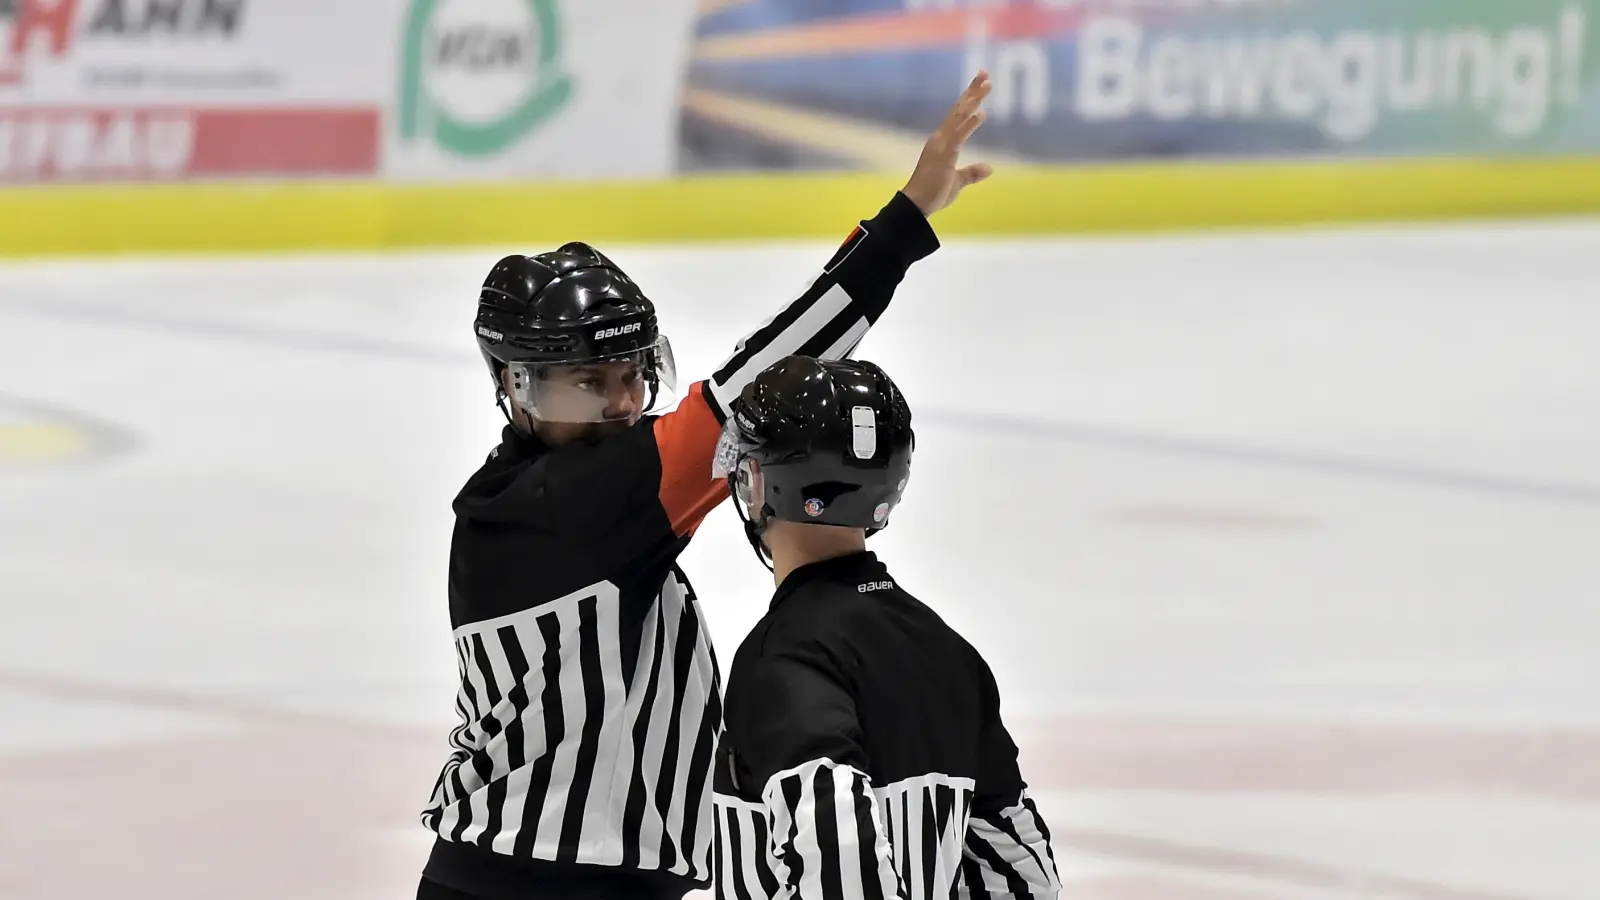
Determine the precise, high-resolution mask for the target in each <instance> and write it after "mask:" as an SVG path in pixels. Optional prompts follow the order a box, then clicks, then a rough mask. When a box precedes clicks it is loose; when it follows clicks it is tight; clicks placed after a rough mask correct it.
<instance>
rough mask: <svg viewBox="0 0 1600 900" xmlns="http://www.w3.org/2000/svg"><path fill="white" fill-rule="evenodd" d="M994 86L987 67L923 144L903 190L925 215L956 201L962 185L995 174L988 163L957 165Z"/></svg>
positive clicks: (980, 118)
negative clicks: (984, 102)
mask: <svg viewBox="0 0 1600 900" xmlns="http://www.w3.org/2000/svg"><path fill="white" fill-rule="evenodd" d="M992 88H993V85H992V83H991V82H990V81H989V72H988V70H980V71H979V72H978V75H977V77H975V78H973V79H972V83H971V84H969V85H967V89H966V90H965V91H964V92H962V94H961V99H959V100H957V101H956V105H955V106H953V107H951V109H950V114H949V115H947V116H945V118H944V121H943V122H942V123H940V125H939V127H938V129H937V130H935V131H934V132H933V135H932V136H931V137H929V138H928V142H927V143H926V144H924V145H923V147H922V157H921V158H920V159H918V160H917V168H916V170H915V171H913V172H912V173H911V180H910V181H908V182H906V186H905V188H904V190H903V191H902V193H904V194H905V195H906V197H908V198H909V199H910V200H911V202H912V203H915V204H916V205H917V208H918V209H920V210H922V214H923V215H925V216H931V215H933V214H934V213H936V212H938V211H939V210H941V209H944V208H945V207H947V206H949V205H950V204H952V203H954V202H956V196H957V195H959V194H960V193H961V189H962V188H965V187H968V186H970V185H974V184H977V183H978V182H980V181H983V180H984V179H986V178H988V177H989V176H990V175H993V174H994V169H992V168H991V167H990V166H989V164H988V163H973V164H972V165H969V166H963V167H960V168H957V167H956V163H957V161H959V160H960V158H961V149H962V148H963V147H964V146H966V143H967V138H969V137H971V136H972V133H973V132H974V131H977V130H978V126H979V125H982V124H983V120H984V111H983V100H984V98H985V97H987V96H989V91H990V90H991V89H992Z"/></svg>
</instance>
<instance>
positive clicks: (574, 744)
mask: <svg viewBox="0 0 1600 900" xmlns="http://www.w3.org/2000/svg"><path fill="white" fill-rule="evenodd" d="M989 89H990V85H989V79H988V75H987V74H986V73H979V75H978V76H977V77H976V78H975V79H974V80H973V82H972V83H971V84H970V85H969V86H968V88H967V90H966V91H965V92H964V93H963V94H962V96H961V97H960V98H959V99H958V100H957V102H956V104H955V105H954V107H953V108H952V110H951V112H950V114H949V116H947V117H946V119H945V121H944V122H943V123H941V125H940V126H939V128H938V129H937V130H936V131H935V132H934V133H933V135H932V136H931V137H930V138H929V139H928V141H927V143H926V145H925V147H924V150H923V153H922V156H921V158H920V159H919V160H918V162H917V165H916V168H915V170H914V171H913V173H912V175H911V178H910V180H909V181H908V182H907V183H906V185H905V187H904V188H903V189H902V190H901V191H899V192H897V193H896V194H895V196H894V197H893V198H891V199H890V200H889V202H888V203H887V205H885V206H884V208H883V209H882V211H881V212H879V213H878V215H877V216H876V217H874V218H873V219H871V220H869V221H866V222H863V223H862V224H861V226H860V227H859V228H857V229H856V230H855V231H854V232H852V233H851V235H850V237H849V238H848V239H847V240H846V241H845V243H844V245H843V246H841V247H840V248H839V250H838V252H837V253H835V255H834V256H833V258H832V259H831V260H830V261H829V262H828V264H827V265H826V267H825V268H824V270H823V272H822V273H821V275H820V276H819V277H818V278H817V280H816V281H815V282H813V283H812V284H811V285H810V287H809V288H808V289H807V290H806V291H805V292H804V293H803V294H802V295H801V296H800V298H799V299H798V300H796V301H794V302H793V303H791V304H789V305H788V306H787V307H784V308H782V309H781V310H779V311H778V312H777V314H776V315H775V316H774V317H773V318H771V319H770V320H768V321H767V322H766V323H765V324H764V325H762V326H761V327H760V328H759V329H758V330H756V331H755V332H754V333H753V334H751V335H749V336H748V337H746V338H745V339H744V340H743V341H741V342H740V343H739V344H738V346H737V347H736V348H735V349H734V352H733V355H732V356H731V357H729V358H728V359H727V361H726V362H725V363H724V364H723V365H722V366H721V368H719V369H718V370H717V371H716V373H715V374H714V375H713V376H712V377H711V378H710V379H708V380H705V381H700V382H696V383H694V384H692V385H691V386H690V387H689V388H688V390H687V391H686V392H685V395H684V397H683V399H682V402H681V403H679V404H678V405H677V407H676V409H674V410H672V411H670V412H666V413H665V414H659V413H660V412H662V407H663V405H664V404H663V401H664V399H665V398H666V397H668V396H669V395H671V394H672V393H673V391H674V382H675V378H676V373H675V366H674V362H673V358H672V351H671V347H670V345H669V344H668V342H667V339H666V337H665V336H664V335H662V334H661V333H660V332H659V331H658V329H657V325H656V315H655V307H654V305H653V304H652V302H651V300H650V299H649V298H648V297H647V295H646V294H645V292H644V291H643V290H642V289H641V288H640V287H639V286H638V285H637V284H635V283H634V282H633V281H632V280H631V279H630V278H629V277H628V276H627V275H626V274H624V273H623V272H622V271H621V270H620V269H619V268H618V267H617V266H616V265H615V264H613V263H612V262H611V261H610V260H609V259H607V258H606V257H605V256H604V255H602V254H601V253H599V252H598V251H596V250H594V249H593V248H591V247H589V246H588V245H586V244H579V243H570V244H567V245H564V246H563V247H561V248H560V249H558V250H556V251H554V252H550V253H543V254H540V255H538V256H532V257H524V256H510V257H507V258H505V259H502V260H501V261H500V262H499V263H498V264H496V265H495V267H494V268H493V270H492V271H491V272H490V273H489V275H488V277H487V279H486V280H485V283H484V285H483V288H482V292H481V295H480V299H479V304H478V315H477V320H476V322H475V330H476V332H477V339H478V343H479V346H480V347H481V349H482V351H483V354H484V357H485V360H486V361H487V362H488V365H489V369H490V372H491V373H492V374H493V376H494V382H495V385H496V388H497V394H496V399H497V400H498V401H499V402H501V403H502V409H503V410H504V411H505V413H506V416H507V418H508V419H509V423H508V424H507V426H506V427H505V429H504V431H503V433H502V437H501V441H500V444H499V446H498V447H496V448H495V450H494V451H493V452H492V453H491V454H490V456H489V458H488V460H487V461H486V462H485V463H484V465H483V467H482V468H480V469H479V470H478V471H477V472H476V473H475V474H473V476H472V477H471V478H470V479H469V480H468V481H467V484H466V486H465V487H464V488H463V489H462V490H461V492H460V494H459V495H458V496H457V497H456V499H455V502H454V504H453V505H454V510H455V514H456V525H455V531H454V535H453V538H452V541H451V552H450V570H449V593H450V617H451V624H452V627H453V628H454V629H455V631H454V637H455V651H456V657H457V660H458V663H459V671H460V689H459V692H458V694H457V697H456V710H457V713H458V714H459V716H460V720H461V723H460V725H459V726H458V727H456V728H455V729H454V730H453V731H452V732H451V733H450V736H449V742H450V745H451V747H452V749H453V752H452V753H451V754H450V757H449V759H448V760H447V761H446V762H445V764H444V767H443V770H442V771H441V772H440V773H439V777H438V780H437V782H436V784H435V786H434V790H433V795H432V798H431V801H430V802H429V804H428V806H427V808H426V809H425V810H423V812H422V814H421V819H422V822H423V824H425V825H426V826H427V827H428V828H429V829H431V830H432V831H433V832H435V834H436V835H437V839H436V840H435V842H434V848H433V851H432V853H431V855H430V857H429V859H428V862H427V865H426V867H425V868H424V870H423V876H422V880H421V884H420V885H419V888H418V897H419V898H421V900H430V898H457V900H461V898H484V900H540V898H589V897H595V898H601V897H603V898H608V900H610V898H644V900H649V898H658V897H671V898H677V897H681V896H682V895H684V894H685V893H687V892H688V891H689V890H691V889H694V888H697V887H705V886H707V885H708V884H709V883H710V878H711V844H712V829H711V779H710V774H711V763H712V752H713V750H714V747H715V743H716V740H717V737H718V735H719V733H720V732H721V728H722V709H721V697H720V692H721V689H720V683H719V681H720V679H719V674H718V670H717V664H716V661H715V658H714V656H713V654H712V648H711V645H710V642H709V640H708V638H707V633H706V630H705V626H704V623H703V622H702V621H701V619H700V611H699V605H698V604H697V602H696V600H695V597H694V593H693V591H692V590H691V589H690V588H689V583H688V580H687V579H686V578H685V577H684V574H683V573H682V572H681V571H679V569H678V567H677V565H676V562H675V561H676V559H677V557H678V555H679V554H680V553H681V552H682V551H683V549H684V547H685V546H686V545H687V543H688V541H689V539H690V537H691V536H692V535H693V534H694V532H695V529H696V528H697V526H698V525H699V524H700V522H701V520H703V519H704V518H705V516H706V515H707V514H708V513H709V512H710V511H711V510H712V509H713V508H714V507H715V506H716V505H717V504H718V503H719V502H721V500H722V498H723V497H726V496H727V494H728V491H727V485H726V483H725V482H724V481H722V480H721V479H716V478H713V477H712V474H711V472H712V455H713V452H714V451H715V448H716V445H717V441H718V438H719V436H720V434H721V430H722V423H723V422H724V421H725V419H726V410H727V408H728V404H729V403H730V402H731V401H732V400H733V398H735V397H736V396H738V394H739V392H740V391H741V390H742V389H743V388H744V386H745V385H746V384H748V383H749V382H750V381H751V379H753V378H754V377H755V376H756V374H757V373H759V372H761V371H762V370H763V369H765V368H767V367H768V366H769V365H771V364H772V363H773V362H776V361H777V360H779V359H782V358H784V357H786V356H788V355H790V354H794V353H804V354H808V355H812V356H818V357H825V358H835V359H836V358H843V357H846V356H848V355H849V354H850V353H851V352H852V351H853V350H854V349H855V347H856V345H857V344H858V343H859V342H860V341H861V338H862V336H863V335H864V334H866V332H867V329H868V328H869V327H871V325H872V324H873V323H875V322H876V321H877V320H878V318H879V316H881V315H882V314H883V312H884V310H885V309H886V308H887V307H888V305H889V301H890V299H891V297H892V296H893V294H894V292H895V289H896V288H897V287H898V285H899V284H900V282H901V280H902V279H903V278H904V276H905V274H906V271H907V269H908V268H909V266H910V265H911V264H912V263H914V262H916V261H917V260H919V259H922V258H923V257H925V256H927V255H928V254H930V253H932V252H933V251H934V250H935V249H936V248H937V247H938V241H937V239H936V237H935V236H934V233H933V231H932V230H931V229H930V227H929V225H928V222H927V217H928V216H930V215H932V214H933V213H935V212H937V211H938V210H940V209H943V208H944V207H945V206H948V205H949V204H950V203H951V202H953V201H954V200H955V198H956V195H957V194H958V193H959V192H960V190H961V189H962V188H964V187H967V186H969V185H971V184H974V183H976V182H979V181H982V180H983V179H985V178H987V177H988V175H989V168H988V167H987V166H984V165H982V164H978V165H970V166H965V167H960V166H958V165H957V160H958V157H959V154H960V152H961V149H962V147H963V145H964V144H965V142H966V139H967V138H968V137H969V136H970V135H971V134H972V133H973V131H975V130H976V129H977V127H978V126H979V125H980V124H981V123H982V120H983V111H982V102H983V99H984V97H985V96H987V94H988V93H989ZM532 212H534V213H536V212H537V211H532ZM712 277H715V275H714V274H713V275H712Z"/></svg>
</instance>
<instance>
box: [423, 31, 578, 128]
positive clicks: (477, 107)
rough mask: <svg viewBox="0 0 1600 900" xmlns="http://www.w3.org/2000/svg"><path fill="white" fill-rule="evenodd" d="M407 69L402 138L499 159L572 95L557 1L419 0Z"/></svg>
mask: <svg viewBox="0 0 1600 900" xmlns="http://www.w3.org/2000/svg"><path fill="white" fill-rule="evenodd" d="M403 53H404V58H403V59H402V61H401V66H400V102H399V130H400V138H401V140H403V141H405V142H407V143H411V142H414V141H419V140H429V141H432V142H433V143H434V144H437V145H438V146H439V147H441V148H443V149H445V150H447V151H449V152H451V153H454V154H456V155H457V156H471V157H481V156H492V155H494V154H496V153H499V152H501V151H503V150H505V149H507V148H508V147H510V146H512V145H513V144H515V143H516V142H517V141H519V140H521V139H522V138H523V137H524V136H526V135H527V134H528V133H529V132H531V131H532V130H533V129H535V128H536V127H537V126H538V125H540V124H541V123H542V122H544V120H546V119H548V118H549V117H550V116H551V115H553V114H554V113H555V112H556V111H557V110H559V109H560V108H561V107H562V106H564V105H565V104H566V103H567V101H568V100H569V99H571V97H572V77H571V76H570V75H568V74H567V73H566V72H565V71H563V70H562V67H561V23H560V20H559V17H558V16H557V11H556V2H555V0H414V2H413V3H412V4H411V10H410V13H409V14H408V15H407V17H406V31H405V39H404V46H403Z"/></svg>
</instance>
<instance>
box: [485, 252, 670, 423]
mask: <svg viewBox="0 0 1600 900" xmlns="http://www.w3.org/2000/svg"><path fill="white" fill-rule="evenodd" d="M473 331H474V332H475V333H476V336H477V341H478V349H479V350H480V351H481V352H482V353H483V358H484V362H485V363H487V364H488V366H489V373H490V374H491V375H492V376H493V377H494V382H495V388H496V391H497V393H496V399H497V400H498V399H499V398H500V397H503V396H505V392H504V386H503V384H502V382H501V379H500V374H501V372H502V371H503V370H506V369H509V370H510V371H511V373H512V376H513V384H512V391H511V394H512V397H511V399H512V400H513V401H514V402H516V403H517V404H518V405H519V406H521V407H522V408H523V409H525V410H526V411H527V412H528V413H529V414H530V415H533V416H535V417H536V418H542V419H551V420H564V421H597V420H598V418H599V412H600V410H599V409H595V410H593V411H591V410H590V408H589V407H590V406H593V404H590V405H589V406H584V405H583V404H578V408H577V409H574V408H573V405H572V404H570V403H569V404H564V405H563V406H562V409H561V413H560V414H559V415H556V414H554V413H553V406H554V404H553V403H552V401H551V398H549V397H547V396H544V395H542V394H541V385H542V384H543V380H544V378H543V376H544V375H545V374H546V373H547V372H548V370H549V368H550V367H553V366H581V365H586V364H602V363H613V362H627V361H632V362H634V363H636V364H637V366H638V371H639V375H640V376H641V377H642V378H643V380H644V383H645V386H646V389H647V391H648V395H647V397H646V401H645V403H644V408H645V410H646V411H649V410H650V409H651V408H652V407H655V406H658V405H659V404H660V403H661V402H662V401H663V400H666V399H670V397H669V396H668V395H670V393H671V391H672V390H673V389H674V388H675V387H676V385H675V384H674V382H675V380H676V371H675V364H674V362H673V358H672V347H671V344H670V343H669V342H668V341H667V339H666V337H665V336H664V335H662V334H661V333H660V330H659V329H658V327H657V325H656V310H655V304H653V303H651V302H650V298H649V297H647V296H645V294H644V291H642V290H641V289H640V288H639V286H638V285H637V284H635V283H634V281H633V279H631V278H629V277H628V275H627V273H625V272H623V271H622V269H621V268H620V267H618V266H617V264H616V263H614V262H612V261H611V260H610V259H608V258H607V257H606V256H605V255H604V254H602V253H601V252H600V251H598V250H596V249H595V248H593V247H591V246H589V245H588V244H584V243H580V242H572V243H568V244H564V245H562V246H561V247H560V248H559V249H557V250H554V251H551V252H548V253H540V254H539V255H537V256H521V255H513V256H507V257H505V258H504V259H501V260H500V261H499V262H497V263H495V266H494V268H493V269H491V270H490V271H489V274H488V277H486V278H485V279H484V282H483V288H482V290H481V291H480V292H479V295H478V314H477V319H476V321H474V323H473Z"/></svg>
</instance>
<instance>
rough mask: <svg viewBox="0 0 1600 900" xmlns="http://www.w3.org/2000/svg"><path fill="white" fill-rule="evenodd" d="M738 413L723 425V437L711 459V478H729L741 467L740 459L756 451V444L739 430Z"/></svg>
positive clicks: (718, 441) (719, 439)
mask: <svg viewBox="0 0 1600 900" xmlns="http://www.w3.org/2000/svg"><path fill="white" fill-rule="evenodd" d="M737 415H738V414H737V413H735V414H734V415H732V416H729V417H728V421H726V422H724V423H722V437H720V438H718V440H717V451H716V453H715V454H713V455H712V457H711V477H712V478H727V477H728V473H730V472H732V471H734V470H735V468H737V467H738V465H739V459H740V457H742V456H744V455H745V454H746V453H749V452H750V451H751V450H753V449H755V444H754V443H753V442H751V441H749V440H746V439H745V437H744V434H743V432H741V431H740V430H739V424H738V421H737V418H736V417H737Z"/></svg>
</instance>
